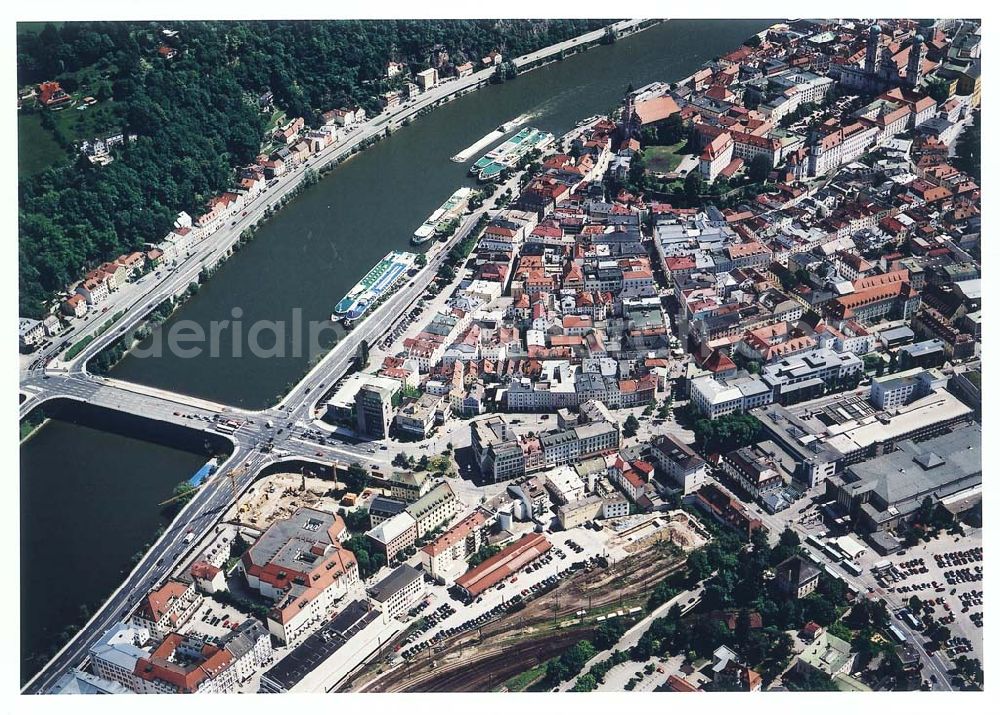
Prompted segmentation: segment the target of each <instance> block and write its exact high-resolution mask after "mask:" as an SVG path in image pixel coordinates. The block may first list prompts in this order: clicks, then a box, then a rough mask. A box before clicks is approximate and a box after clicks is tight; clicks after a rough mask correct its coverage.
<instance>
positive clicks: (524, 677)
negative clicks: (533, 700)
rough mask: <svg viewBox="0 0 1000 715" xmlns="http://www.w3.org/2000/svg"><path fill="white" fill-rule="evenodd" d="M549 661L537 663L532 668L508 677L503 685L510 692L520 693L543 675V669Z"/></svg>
mask: <svg viewBox="0 0 1000 715" xmlns="http://www.w3.org/2000/svg"><path fill="white" fill-rule="evenodd" d="M548 664H549V661H545V662H543V663H539V664H538V665H536V666H535V667H534V668H531V669H530V670H526V671H524V672H523V673H518V674H517V675H515V676H514V677H513V678H508V679H507V681H506V682H505V683H504V686H505V687H506V688H507V690H509V691H510V692H512V693H521V692H524V691H525V690H527V689H528V688H529V687H531V686H532V685H534V684H535V683H536V682H537V681H538V680H540V679H541V678H543V677H545V669H546V668H547V667H548Z"/></svg>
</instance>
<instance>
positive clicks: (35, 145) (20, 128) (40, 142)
mask: <svg viewBox="0 0 1000 715" xmlns="http://www.w3.org/2000/svg"><path fill="white" fill-rule="evenodd" d="M66 158H67V157H66V152H64V151H63V150H62V147H60V146H59V144H58V142H56V140H55V138H54V137H53V136H52V134H51V133H50V132H48V131H47V130H46V129H44V128H43V127H42V123H41V118H40V117H39V115H37V114H19V115H18V116H17V175H18V176H30V175H31V174H36V173H38V172H39V171H43V170H44V169H47V168H48V167H50V166H59V165H60V164H64V163H65V162H66Z"/></svg>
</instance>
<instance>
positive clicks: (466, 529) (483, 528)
mask: <svg viewBox="0 0 1000 715" xmlns="http://www.w3.org/2000/svg"><path fill="white" fill-rule="evenodd" d="M491 521H492V520H491V518H490V516H489V514H488V513H487V512H486V511H484V510H482V509H476V510H475V511H473V512H472V513H471V514H469V515H468V516H466V517H465V518H463V519H462V520H461V521H459V522H458V523H457V524H455V525H454V526H453V527H451V528H450V529H448V530H447V531H446V532H444V533H443V534H441V536H439V537H438V538H436V539H435V540H434V541H432V542H431V543H429V544H427V545H426V546H424V547H423V548H421V549H420V563H421V565H422V566H423V568H424V570H425V571H426V572H427V573H429V574H430V575H431V576H434V577H435V578H450V577H451V576H452V575H454V573H455V572H456V571H458V570H459V569H461V568H462V565H463V564H464V563H465V562H466V560H468V558H469V557H470V556H472V555H473V554H474V553H476V552H477V551H479V549H480V548H482V546H483V545H484V544H485V543H486V536H487V527H488V526H489V524H490V523H491Z"/></svg>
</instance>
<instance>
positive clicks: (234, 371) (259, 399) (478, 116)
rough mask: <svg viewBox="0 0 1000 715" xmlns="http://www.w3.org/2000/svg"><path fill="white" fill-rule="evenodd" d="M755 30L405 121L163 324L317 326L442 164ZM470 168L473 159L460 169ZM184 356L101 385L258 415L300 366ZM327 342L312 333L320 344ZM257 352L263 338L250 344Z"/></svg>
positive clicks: (613, 53) (698, 35)
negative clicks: (133, 385) (296, 320)
mask: <svg viewBox="0 0 1000 715" xmlns="http://www.w3.org/2000/svg"><path fill="white" fill-rule="evenodd" d="M768 24H770V23H768V22H767V21H763V20H737V21H725V22H722V21H712V20H677V21H670V22H667V23H665V24H661V25H658V26H656V27H654V28H652V29H650V30H647V31H645V32H642V33H640V34H638V35H636V36H634V37H630V38H626V39H624V40H622V41H619V42H617V43H615V44H613V45H610V46H602V47H598V48H595V49H592V50H590V51H588V52H585V53H582V54H580V55H577V56H574V57H570V58H568V59H566V60H564V61H562V62H556V63H553V64H550V65H547V66H546V67H543V68H541V69H538V70H535V71H532V72H528V73H526V74H524V75H521V76H520V77H517V78H516V79H514V80H512V81H508V82H506V83H504V84H502V85H492V86H489V87H485V88H483V89H480V90H478V91H476V92H473V93H472V94H469V95H466V96H464V97H461V98H459V99H457V100H455V101H453V102H451V103H449V104H447V105H445V106H443V107H439V108H437V109H435V110H434V111H432V112H431V113H430V114H427V115H425V116H423V117H420V118H418V119H417V120H416V121H414V122H413V123H412V124H411V125H410V126H409V127H404V128H403V129H402V130H400V131H399V132H397V133H396V134H394V135H393V136H391V137H390V138H389V139H387V140H383V141H382V142H381V143H379V144H378V145H376V146H375V147H373V148H371V149H369V150H367V151H366V152H364V153H363V154H361V155H359V156H357V157H355V158H354V159H352V160H350V161H349V162H347V163H346V164H344V165H343V166H341V167H339V168H338V169H336V170H335V171H333V172H332V173H330V174H329V175H327V176H326V177H325V178H324V179H323V180H322V181H321V182H320V183H319V184H317V185H316V186H314V187H312V188H310V189H309V190H307V191H305V192H303V194H302V195H300V196H299V197H298V198H296V199H295V200H294V201H293V203H291V204H290V205H289V206H288V207H286V208H285V209H284V210H283V211H281V212H280V213H278V214H277V215H276V216H275V217H274V218H272V219H271V220H270V221H269V222H268V223H267V224H265V225H264V226H263V227H262V228H261V229H260V231H259V232H258V234H257V236H256V238H255V239H254V240H253V241H252V242H251V243H250V244H248V245H247V246H245V247H244V248H243V249H242V250H241V251H240V253H239V255H238V256H237V257H235V258H234V259H231V260H230V261H229V262H227V263H226V264H225V265H224V266H223V267H222V268H221V269H220V270H219V272H218V273H217V274H216V275H215V276H213V277H212V279H211V280H209V281H208V282H207V283H206V284H205V285H204V286H203V287H202V289H201V290H200V292H199V293H198V295H196V296H195V297H194V298H192V299H191V300H190V301H189V302H188V303H187V304H185V305H184V306H183V307H182V308H181V309H180V310H178V311H177V313H176V314H175V315H174V317H173V318H172V319H171V320H170V321H168V323H167V324H166V325H165V326H164V329H165V330H169V329H170V327H171V326H172V325H173V324H174V323H177V322H178V321H181V320H184V321H194V322H196V323H198V324H199V325H201V326H202V328H203V330H205V331H206V333H207V332H208V331H209V325H210V323H211V322H213V321H226V320H231V319H232V317H233V311H234V309H238V312H239V311H241V313H242V317H241V320H242V322H243V325H244V328H245V330H248V329H249V327H250V326H251V325H252V324H253V323H254V322H255V321H284V322H285V323H286V324H288V323H290V321H291V320H292V310H293V309H294V308H298V309H301V315H302V318H303V321H304V322H306V323H307V322H308V321H324V320H326V319H327V318H329V316H330V313H331V312H332V310H333V306H334V305H335V304H336V302H337V301H338V300H339V299H340V298H341V297H342V296H343V295H344V293H346V292H347V291H348V290H349V289H350V288H351V286H352V285H354V283H355V282H356V281H357V280H358V279H359V278H360V277H361V276H363V275H364V273H365V272H366V271H367V270H368V269H369V268H370V267H371V266H372V265H374V264H375V263H376V262H377V261H378V260H379V259H380V258H381V257H382V256H383V255H385V254H386V253H387V252H388V251H390V250H394V249H398V250H409V246H410V237H411V235H412V234H413V231H414V229H416V228H417V227H418V226H419V225H420V224H421V223H422V222H423V221H424V219H426V218H427V216H428V215H429V214H430V213H431V212H432V211H433V210H434V209H435V208H437V207H438V206H439V205H440V204H441V203H442V202H443V201H444V200H445V199H446V198H448V196H449V195H450V194H451V192H452V191H454V190H455V188H456V187H457V186H459V185H460V184H462V183H469V182H470V180H469V179H468V178H467V177H466V171H467V170H468V166H469V164H456V163H454V162H452V161H450V157H451V156H453V155H455V154H456V153H458V152H459V151H461V150H462V149H464V148H465V147H467V146H469V145H470V144H472V143H473V142H475V141H476V140H477V139H479V138H480V137H482V136H484V135H485V134H487V133H489V132H490V131H491V130H493V129H494V128H495V127H496V126H497V125H498V124H499V123H501V122H503V121H506V120H508V119H511V118H513V117H516V116H518V115H520V114H522V113H530V114H531V115H532V119H531V121H530V124H531V125H533V126H536V127H538V128H540V129H544V130H546V131H550V132H553V133H554V134H556V135H557V136H558V135H559V134H562V133H564V132H566V131H567V130H569V129H570V128H572V127H573V125H574V124H575V123H576V122H577V121H579V120H580V119H582V118H584V117H587V116H590V115H592V114H595V113H603V112H607V111H609V110H610V109H611V108H613V107H615V106H617V105H618V104H619V103H620V101H621V98H622V97H623V95H624V93H625V90H626V88H627V87H628V85H629V84H630V83H631V84H632V85H634V86H636V87H639V86H641V85H643V84H647V83H649V82H652V81H654V80H665V81H673V80H677V79H680V78H682V77H684V76H687V75H688V74H690V73H691V72H692V71H693V70H694V69H695V68H697V67H698V66H699V65H700V64H702V63H703V62H705V61H706V60H710V59H712V58H713V57H716V56H718V55H720V54H723V53H724V52H726V51H728V50H730V49H732V48H734V47H736V46H737V45H739V43H740V42H741V41H742V40H744V39H746V38H747V37H748V36H749V35H751V34H753V33H754V32H757V31H759V30H760V29H762V28H764V27H766V26H767V25H768ZM476 158H478V157H473V159H472V160H473V161H474V160H475V159H476ZM228 334H229V333H223V340H222V341H221V346H222V349H220V350H219V351H218V353H217V354H210V353H209V352H208V351H205V352H203V353H202V355H200V356H198V357H181V356H178V355H176V354H170V353H169V352H167V351H165V353H164V354H163V355H162V356H158V357H136V356H135V355H129V356H127V357H126V358H125V359H124V360H122V361H121V362H120V363H119V364H118V366H117V367H116V368H115V369H114V370H113V371H112V374H113V376H114V377H117V378H121V379H125V380H131V381H134V382H140V383H143V384H147V385H153V386H156V387H163V388H167V389H170V390H176V391H178V392H183V393H187V394H193V395H198V396H200V397H206V398H209V399H212V400H217V401H220V402H224V403H227V404H233V405H239V406H243V407H249V408H263V407H266V406H268V405H271V404H273V403H274V402H276V401H277V399H278V397H279V395H281V394H283V393H284V392H286V391H287V388H288V387H289V385H290V383H293V382H294V381H296V380H297V379H298V378H299V377H301V376H302V374H303V373H304V372H305V370H306V367H307V363H308V355H306V354H300V355H291V354H289V353H291V349H290V345H291V335H292V330H291V328H286V329H285V337H286V347H287V348H288V349H286V351H285V352H286V355H285V356H284V357H251V356H249V355H248V351H247V350H246V348H244V350H243V355H242V357H238V358H236V357H233V355H232V350H231V349H228V350H227V349H226V348H227V343H228V344H229V345H231V341H227V339H226V337H225V336H226V335H228ZM331 340H332V335H331V334H329V333H328V334H327V335H326V341H325V343H326V345H327V346H329V344H330V341H331ZM261 343H262V344H263V345H265V346H270V345H271V340H270V333H266V335H265V339H262V340H261Z"/></svg>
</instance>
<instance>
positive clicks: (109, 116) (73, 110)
mask: <svg viewBox="0 0 1000 715" xmlns="http://www.w3.org/2000/svg"><path fill="white" fill-rule="evenodd" d="M82 97H83V94H82V93H81V94H80V96H79V97H78V99H80V100H82ZM83 106H86V105H84V104H83V102H82V101H78V103H77V105H76V106H74V107H67V108H66V109H62V110H60V111H58V112H53V113H52V119H53V120H54V121H55V124H56V126H57V127H60V128H61V129H62V130H63V132H64V134H65V136H66V137H68V138H69V139H70V140H71V141H82V140H84V139H96V138H100V137H105V136H108V135H109V134H115V133H116V132H117V131H118V130H119V129H120V125H119V122H118V117H117V115H116V113H115V102H114V100H108V101H106V102H98V103H97V104H95V105H93V106H90V107H87V108H86V109H80V107H83Z"/></svg>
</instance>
